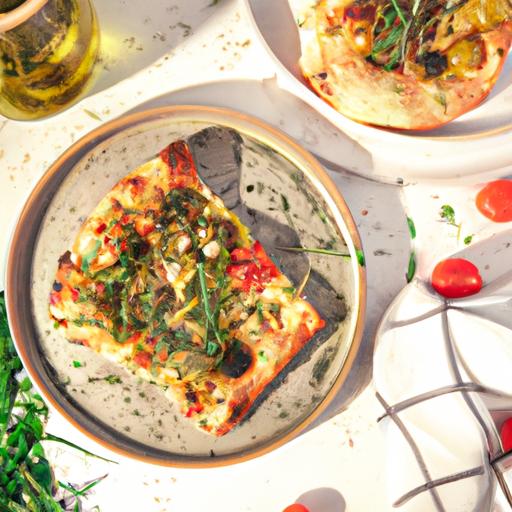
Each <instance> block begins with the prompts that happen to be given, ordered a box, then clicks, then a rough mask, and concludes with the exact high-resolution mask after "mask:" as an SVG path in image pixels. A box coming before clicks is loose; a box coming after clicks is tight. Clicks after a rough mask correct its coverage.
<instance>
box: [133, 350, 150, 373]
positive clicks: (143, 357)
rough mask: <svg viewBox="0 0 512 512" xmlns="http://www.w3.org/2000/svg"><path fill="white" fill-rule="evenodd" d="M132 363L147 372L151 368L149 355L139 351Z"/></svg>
mask: <svg viewBox="0 0 512 512" xmlns="http://www.w3.org/2000/svg"><path fill="white" fill-rule="evenodd" d="M133 362H134V363H135V364H138V365H139V366H141V367H142V368H145V369H146V370H147V369H148V368H149V367H150V366H151V354H150V353H149V352H144V351H142V350H141V351H140V352H137V353H136V354H135V356H134V357H133Z"/></svg>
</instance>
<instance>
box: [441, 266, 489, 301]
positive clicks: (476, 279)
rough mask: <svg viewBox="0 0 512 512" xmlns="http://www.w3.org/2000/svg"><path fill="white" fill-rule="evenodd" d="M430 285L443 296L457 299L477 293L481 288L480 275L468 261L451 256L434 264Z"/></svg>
mask: <svg viewBox="0 0 512 512" xmlns="http://www.w3.org/2000/svg"><path fill="white" fill-rule="evenodd" d="M432 286H433V288H434V290H435V291H436V292H437V293H439V294H440V295H442V296H443V297H447V298H449V299H457V298H460V297H467V296H469V295H474V294H475V293H478V292H479V291H480V290H481V289H482V277H481V276H480V272H479V271H478V268H477V267H476V266H475V265H473V263H471V262H470V261H468V260H464V259H462V258H451V259H448V260H444V261H440V262H439V263H438V264H437V265H436V267H435V268H434V271H433V272H432Z"/></svg>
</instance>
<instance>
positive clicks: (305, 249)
mask: <svg viewBox="0 0 512 512" xmlns="http://www.w3.org/2000/svg"><path fill="white" fill-rule="evenodd" d="M276 249H279V250H281V251H287V252H309V253H312V254H325V255H327V256H339V257H342V258H350V254H346V253H343V252H340V251H332V250H331V249H318V248H315V247H276Z"/></svg>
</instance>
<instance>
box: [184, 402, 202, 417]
mask: <svg viewBox="0 0 512 512" xmlns="http://www.w3.org/2000/svg"><path fill="white" fill-rule="evenodd" d="M203 409H204V407H203V406H202V405H201V404H200V403H199V402H197V403H195V404H194V405H191V406H190V407H189V408H188V409H187V412H186V413H185V416H186V417H187V418H190V417H191V416H192V415H193V414H194V413H199V412H201V411H202V410H203Z"/></svg>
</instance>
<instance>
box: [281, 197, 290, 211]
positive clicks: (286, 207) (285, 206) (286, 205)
mask: <svg viewBox="0 0 512 512" xmlns="http://www.w3.org/2000/svg"><path fill="white" fill-rule="evenodd" d="M281 204H282V206H283V210H284V211H285V212H289V211H290V203H289V202H288V198H287V197H286V196H285V195H284V194H281Z"/></svg>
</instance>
